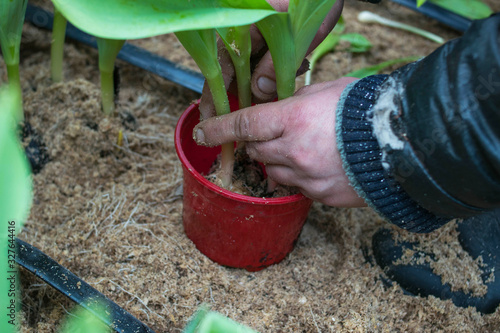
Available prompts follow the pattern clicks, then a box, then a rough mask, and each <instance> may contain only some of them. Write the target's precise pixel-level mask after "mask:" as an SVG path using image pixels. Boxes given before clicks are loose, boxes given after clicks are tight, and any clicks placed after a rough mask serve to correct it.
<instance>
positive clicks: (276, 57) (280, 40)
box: [256, 13, 298, 99]
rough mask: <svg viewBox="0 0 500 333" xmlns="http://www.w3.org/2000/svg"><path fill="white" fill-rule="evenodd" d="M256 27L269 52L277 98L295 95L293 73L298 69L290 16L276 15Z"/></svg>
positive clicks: (285, 14)
mask: <svg viewBox="0 0 500 333" xmlns="http://www.w3.org/2000/svg"><path fill="white" fill-rule="evenodd" d="M256 25H257V27H258V28H259V31H260V32H261V34H262V36H264V39H265V40H266V42H267V45H268V47H269V51H270V52H271V57H272V59H273V63H274V69H275V72H276V88H277V91H278V98H279V99H284V98H287V97H290V96H292V95H293V94H294V93H295V73H296V71H297V68H298V67H297V65H296V63H297V60H296V57H295V55H296V52H295V42H294V36H293V31H292V28H291V22H290V16H289V14H288V13H278V14H275V15H271V16H268V17H266V18H264V19H263V20H261V21H258V22H257V23H256Z"/></svg>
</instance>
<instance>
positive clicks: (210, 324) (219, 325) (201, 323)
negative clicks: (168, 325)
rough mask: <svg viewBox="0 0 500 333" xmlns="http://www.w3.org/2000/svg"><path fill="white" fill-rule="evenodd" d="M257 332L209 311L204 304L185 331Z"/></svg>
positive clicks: (195, 332) (185, 332) (212, 332)
mask: <svg viewBox="0 0 500 333" xmlns="http://www.w3.org/2000/svg"><path fill="white" fill-rule="evenodd" d="M229 332H231V333H257V332H256V331H254V330H252V329H251V328H249V327H247V326H244V325H241V324H239V323H237V322H235V321H233V320H231V319H229V318H226V317H224V316H223V315H221V314H219V313H217V312H214V311H209V310H208V308H207V307H206V306H202V307H201V308H200V310H198V312H197V313H196V314H195V316H194V318H193V319H192V320H191V321H190V322H189V324H188V325H187V326H186V328H185V329H184V331H183V333H229Z"/></svg>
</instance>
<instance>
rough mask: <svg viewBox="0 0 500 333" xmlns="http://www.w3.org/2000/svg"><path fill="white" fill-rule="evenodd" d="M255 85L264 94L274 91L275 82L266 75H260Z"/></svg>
mask: <svg viewBox="0 0 500 333" xmlns="http://www.w3.org/2000/svg"><path fill="white" fill-rule="evenodd" d="M257 87H259V90H260V91H262V92H263V93H264V94H266V95H271V94H274V93H275V92H276V82H275V81H273V80H271V79H270V78H268V77H266V76H261V77H259V78H258V79H257Z"/></svg>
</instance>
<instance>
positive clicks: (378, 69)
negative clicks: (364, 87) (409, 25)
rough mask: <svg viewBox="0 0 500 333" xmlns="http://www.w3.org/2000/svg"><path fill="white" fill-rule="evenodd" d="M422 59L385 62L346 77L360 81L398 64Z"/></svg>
mask: <svg viewBox="0 0 500 333" xmlns="http://www.w3.org/2000/svg"><path fill="white" fill-rule="evenodd" d="M421 58H422V57H417V56H415V57H407V58H399V59H392V60H388V61H384V62H382V63H380V64H377V65H374V66H369V67H365V68H361V69H358V70H355V71H352V72H350V73H348V74H346V75H345V76H350V77H357V78H358V79H362V78H364V77H367V76H370V75H375V74H378V73H380V72H381V71H383V70H384V69H386V68H387V67H390V66H393V65H396V64H402V63H409V62H412V61H416V60H418V59H421Z"/></svg>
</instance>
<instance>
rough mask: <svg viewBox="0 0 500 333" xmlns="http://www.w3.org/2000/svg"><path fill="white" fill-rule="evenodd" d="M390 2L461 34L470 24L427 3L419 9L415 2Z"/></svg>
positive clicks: (447, 11) (411, 0)
mask: <svg viewBox="0 0 500 333" xmlns="http://www.w3.org/2000/svg"><path fill="white" fill-rule="evenodd" d="M392 2H395V3H397V4H400V5H403V6H405V7H408V8H410V9H413V10H414V11H416V12H419V13H422V14H424V15H426V16H428V17H431V18H433V19H435V20H436V21H438V22H440V23H442V24H444V25H446V26H448V27H450V28H452V29H455V30H458V31H461V32H465V30H467V29H468V28H469V26H470V25H471V23H472V21H471V20H470V19H468V18H466V17H463V16H461V15H458V14H455V13H453V12H450V11H449V10H447V9H444V8H442V7H440V6H437V5H435V4H433V3H430V2H428V1H427V2H426V3H424V4H423V5H422V6H420V7H417V2H416V0H392Z"/></svg>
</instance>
